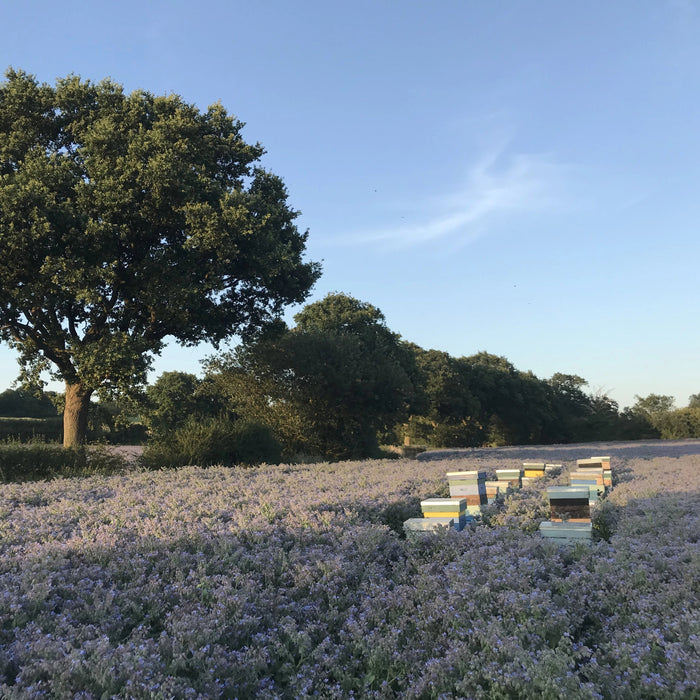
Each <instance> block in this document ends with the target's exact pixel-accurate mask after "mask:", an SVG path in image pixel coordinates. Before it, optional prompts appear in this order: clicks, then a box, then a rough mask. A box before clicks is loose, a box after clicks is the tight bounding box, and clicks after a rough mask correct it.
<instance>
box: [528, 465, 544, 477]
mask: <svg viewBox="0 0 700 700" xmlns="http://www.w3.org/2000/svg"><path fill="white" fill-rule="evenodd" d="M544 467H545V464H544V462H523V471H524V472H525V477H527V478H528V479H539V478H540V477H541V476H544Z"/></svg>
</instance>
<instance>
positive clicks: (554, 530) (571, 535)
mask: <svg viewBox="0 0 700 700" xmlns="http://www.w3.org/2000/svg"><path fill="white" fill-rule="evenodd" d="M540 534H541V535H542V537H545V538H547V539H551V540H553V541H555V542H557V543H558V544H575V543H577V542H586V541H590V540H591V539H592V538H593V526H592V525H591V523H556V522H548V521H545V522H542V523H540Z"/></svg>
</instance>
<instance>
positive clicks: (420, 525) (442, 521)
mask: <svg viewBox="0 0 700 700" xmlns="http://www.w3.org/2000/svg"><path fill="white" fill-rule="evenodd" d="M403 529H404V532H405V533H406V535H407V536H410V535H416V534H423V533H428V532H441V531H444V530H448V529H458V530H461V529H462V528H461V527H459V526H458V525H457V526H455V520H454V518H409V519H408V520H406V521H405V522H404V524H403Z"/></svg>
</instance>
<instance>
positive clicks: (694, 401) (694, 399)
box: [688, 394, 700, 408]
mask: <svg viewBox="0 0 700 700" xmlns="http://www.w3.org/2000/svg"><path fill="white" fill-rule="evenodd" d="M688 408H700V394H691V395H690V396H689V397H688Z"/></svg>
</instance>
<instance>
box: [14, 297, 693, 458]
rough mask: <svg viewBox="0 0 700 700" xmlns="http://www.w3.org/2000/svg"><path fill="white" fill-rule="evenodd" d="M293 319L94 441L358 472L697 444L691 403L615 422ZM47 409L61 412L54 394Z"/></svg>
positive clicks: (510, 384)
mask: <svg viewBox="0 0 700 700" xmlns="http://www.w3.org/2000/svg"><path fill="white" fill-rule="evenodd" d="M294 320H295V325H294V326H293V327H291V328H290V327H287V326H286V325H285V324H284V323H283V322H281V321H280V322H278V323H276V324H275V325H273V326H271V327H268V328H266V329H265V331H264V332H263V333H261V334H259V335H258V336H257V337H255V338H254V339H252V340H249V341H248V342H245V343H243V344H241V345H239V346H238V347H236V348H235V349H234V350H232V351H230V352H225V353H221V354H218V355H215V356H213V357H210V358H209V359H208V361H207V362H206V363H205V366H204V370H205V371H204V376H203V378H201V379H200V378H198V377H196V376H195V375H194V374H189V373H185V372H166V373H164V374H163V375H161V376H160V377H159V378H158V380H157V381H156V382H155V383H154V384H152V385H150V386H148V387H147V388H146V391H145V392H144V393H143V394H142V395H141V397H140V399H139V400H137V401H135V402H132V403H130V404H128V405H127V404H124V405H123V406H120V405H118V404H115V403H113V404H97V405H95V407H94V410H93V412H92V415H91V428H92V433H93V434H97V435H101V436H102V438H103V439H105V438H106V439H107V440H109V438H110V436H111V437H112V438H113V440H112V441H122V440H120V439H117V436H120V437H131V438H132V439H133V438H134V437H138V431H139V430H140V429H142V430H144V431H145V430H147V432H148V435H149V436H150V440H151V447H150V448H149V450H150V453H151V455H152V456H153V459H154V460H155V461H156V462H158V461H160V462H163V463H165V462H168V461H170V462H177V461H179V462H180V463H187V462H192V461H195V460H201V461H209V462H212V461H222V460H225V457H226V455H229V456H231V455H236V456H237V457H236V460H235V461H242V462H254V461H258V460H266V461H275V460H279V459H285V460H294V459H302V458H313V459H318V458H321V459H331V460H339V459H354V458H364V457H370V456H376V455H378V454H380V449H381V446H390V445H404V444H423V445H426V446H429V447H472V446H485V445H488V446H502V445H515V444H520V445H523V444H550V443H567V442H588V441H595V440H636V439H649V438H683V437H700V395H695V396H693V397H691V401H690V405H689V406H688V407H687V408H682V409H675V408H674V405H673V403H674V400H673V397H667V396H658V395H654V394H652V395H650V396H648V397H645V398H641V397H636V398H637V402H636V403H635V405H634V406H632V407H630V408H625V409H624V410H620V409H619V406H618V404H617V403H616V402H615V401H613V400H612V399H610V398H609V397H607V396H605V395H604V394H599V393H591V392H587V391H586V386H587V382H586V380H585V379H583V378H582V377H579V376H577V375H572V374H563V373H556V374H554V375H553V376H552V377H550V378H548V379H541V378H539V377H537V376H535V375H534V374H533V373H532V372H529V371H528V372H523V371H520V370H518V369H516V368H515V367H514V366H513V364H512V363H511V362H509V361H508V360H507V359H506V358H505V357H500V356H497V355H491V354H489V353H487V352H480V353H477V354H476V355H471V356H468V357H452V356H451V355H449V354H448V353H445V352H441V351H438V350H425V349H423V348H420V347H418V346H417V345H415V344H412V343H408V342H406V341H404V340H402V339H401V337H400V336H399V335H398V334H396V333H394V332H393V331H391V330H390V329H389V328H388V327H387V325H386V321H385V318H384V315H383V314H382V313H381V311H380V310H379V309H377V308H376V307H374V306H372V305H371V304H368V303H366V302H361V301H358V300H357V299H355V298H353V297H351V296H348V295H345V294H331V295H328V296H327V297H326V298H325V299H323V300H322V301H319V302H316V303H313V304H310V305H308V306H306V307H305V308H304V309H303V310H302V311H301V312H300V313H299V314H297V315H296V316H295V318H294ZM7 394H8V392H5V394H2V395H0V414H2V413H3V411H4V414H5V415H16V413H15V414H12V413H11V412H9V409H8V408H6V407H5V406H6V405H7V402H6V403H5V404H3V396H5V397H6V398H7V396H6V395H7ZM23 398H24V400H25V401H26V400H27V397H26V396H25V397H23ZM36 400H37V401H39V399H36ZM52 402H53V403H52V405H53V406H54V410H55V411H59V412H60V410H61V406H60V395H59V396H53V397H52ZM49 403H51V402H49ZM3 407H5V408H3ZM15 410H18V409H17V407H16V406H15ZM23 410H25V411H26V408H25V409H23ZM36 410H37V411H39V410H40V407H39V404H37V405H36ZM41 410H48V409H47V403H46V401H45V400H44V399H42V400H41ZM203 446H204V447H203Z"/></svg>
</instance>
